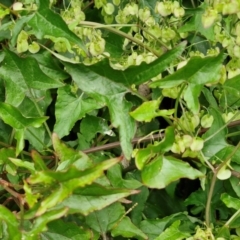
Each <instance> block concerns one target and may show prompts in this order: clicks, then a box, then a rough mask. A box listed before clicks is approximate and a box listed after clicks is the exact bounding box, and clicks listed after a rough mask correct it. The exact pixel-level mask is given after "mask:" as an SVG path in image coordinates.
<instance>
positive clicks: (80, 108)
mask: <svg viewBox="0 0 240 240" xmlns="http://www.w3.org/2000/svg"><path fill="white" fill-rule="evenodd" d="M100 107H102V105H101V104H100V103H99V102H97V101H95V100H94V99H91V98H87V99H84V98H83V97H82V95H80V96H78V95H77V94H74V93H73V92H71V87H70V86H69V85H66V86H65V87H62V88H58V97H57V102H56V110H55V116H56V124H55V126H54V132H56V133H57V134H58V136H59V137H60V138H61V137H63V136H65V135H68V134H69V132H70V130H71V129H72V127H73V126H74V124H75V122H76V121H77V120H79V119H81V118H82V117H84V116H85V114H86V113H88V112H91V111H92V110H94V109H98V108H100ZM69 116H71V117H69Z"/></svg>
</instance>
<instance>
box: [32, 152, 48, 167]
mask: <svg viewBox="0 0 240 240" xmlns="http://www.w3.org/2000/svg"><path fill="white" fill-rule="evenodd" d="M31 156H32V160H33V162H34V168H35V169H36V170H37V171H40V170H47V169H48V168H47V165H46V164H45V162H44V161H43V159H42V157H41V155H40V154H39V153H38V152H36V151H34V150H33V151H32V152H31Z"/></svg>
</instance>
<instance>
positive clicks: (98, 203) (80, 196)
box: [60, 184, 139, 216]
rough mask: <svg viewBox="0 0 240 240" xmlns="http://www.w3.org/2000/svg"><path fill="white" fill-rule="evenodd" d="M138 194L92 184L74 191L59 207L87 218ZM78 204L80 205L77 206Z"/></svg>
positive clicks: (134, 191) (132, 191)
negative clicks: (66, 208)
mask: <svg viewBox="0 0 240 240" xmlns="http://www.w3.org/2000/svg"><path fill="white" fill-rule="evenodd" d="M138 192H139V191H136V190H128V189H117V188H110V187H107V188H105V187H102V186H100V185H97V184H92V185H90V186H87V187H84V188H81V189H77V190H76V191H74V194H73V195H71V196H70V197H68V198H67V199H65V200H64V201H63V202H62V203H61V204H60V207H62V206H65V207H68V208H69V213H71V214H73V213H80V214H83V215H85V216H87V215H89V214H90V213H92V212H93V211H96V210H101V209H103V208H105V207H107V206H109V205H110V204H112V203H114V202H117V201H118V200H120V199H122V198H124V197H127V196H129V195H131V194H136V193H138ZM80 202H81V204H80V205H79V203H80Z"/></svg>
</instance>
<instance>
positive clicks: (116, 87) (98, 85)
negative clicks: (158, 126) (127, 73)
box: [64, 63, 135, 159]
mask: <svg viewBox="0 0 240 240" xmlns="http://www.w3.org/2000/svg"><path fill="white" fill-rule="evenodd" d="M64 64H65V66H66V70H67V71H68V72H69V74H70V75H71V76H72V78H73V80H74V81H75V83H76V85H77V86H78V87H79V88H80V89H81V90H82V91H84V92H86V93H88V94H89V95H91V96H92V97H94V98H96V99H97V100H98V101H104V102H105V103H106V105H107V106H108V108H109V111H110V115H111V119H112V125H113V126H114V127H119V129H120V141H121V146H122V149H123V152H124V154H125V156H126V157H127V158H128V159H129V158H130V157H131V153H132V144H131V139H132V138H133V136H134V134H135V123H134V121H133V119H132V118H131V117H130V116H129V111H130V108H131V104H130V103H129V102H127V101H126V100H125V99H124V95H125V93H126V92H127V91H128V89H127V88H126V87H124V86H123V85H122V84H119V83H115V82H113V81H111V79H109V78H108V77H107V76H106V77H104V76H100V75H99V74H98V73H97V72H93V71H92V70H91V69H90V68H89V67H86V66H84V65H72V64H69V63H64Z"/></svg>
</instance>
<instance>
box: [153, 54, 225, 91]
mask: <svg viewBox="0 0 240 240" xmlns="http://www.w3.org/2000/svg"><path fill="white" fill-rule="evenodd" d="M223 60H224V56H223V54H219V55H218V56H216V57H205V58H201V57H192V58H191V59H190V60H189V62H188V63H187V65H186V66H184V67H182V68H180V69H179V70H178V71H176V72H175V73H173V74H171V75H168V76H167V77H165V78H163V79H161V80H158V81H155V82H153V83H151V84H150V86H151V87H161V88H168V87H174V86H177V85H179V84H180V83H182V82H185V81H186V82H188V83H192V84H196V85H203V84H206V83H211V82H215V81H216V80H218V79H216V76H217V75H218V73H219V70H220V68H221V63H222V62H223Z"/></svg>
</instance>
